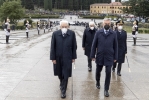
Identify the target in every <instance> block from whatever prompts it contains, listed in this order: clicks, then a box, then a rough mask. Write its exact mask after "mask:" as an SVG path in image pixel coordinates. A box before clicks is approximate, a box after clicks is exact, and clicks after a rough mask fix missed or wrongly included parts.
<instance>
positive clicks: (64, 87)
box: [58, 59, 68, 94]
mask: <svg viewBox="0 0 149 100" xmlns="http://www.w3.org/2000/svg"><path fill="white" fill-rule="evenodd" d="M59 63H60V70H61V72H60V74H59V75H58V78H59V80H60V88H61V92H62V93H63V94H65V93H66V90H67V84H68V77H64V75H63V73H62V66H63V60H62V59H60V61H59Z"/></svg>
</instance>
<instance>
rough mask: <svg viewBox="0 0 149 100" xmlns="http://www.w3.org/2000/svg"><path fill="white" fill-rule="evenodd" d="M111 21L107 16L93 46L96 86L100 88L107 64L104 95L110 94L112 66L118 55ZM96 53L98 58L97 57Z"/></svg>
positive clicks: (92, 54) (92, 56)
mask: <svg viewBox="0 0 149 100" xmlns="http://www.w3.org/2000/svg"><path fill="white" fill-rule="evenodd" d="M110 24H111V21H110V19H108V18H106V19H104V20H103V27H104V28H103V29H101V30H99V31H97V32H96V34H95V36H94V40H93V43H92V48H91V58H92V60H93V61H95V60H96V87H97V88H98V89H100V75H101V71H102V68H103V66H105V70H106V71H105V72H106V77H105V85H104V95H105V96H106V97H108V96H109V92H108V90H109V86H110V80H111V67H112V65H113V63H114V62H116V60H117V57H118V44H117V36H116V33H115V32H114V31H113V30H112V29H110ZM95 54H96V59H95Z"/></svg>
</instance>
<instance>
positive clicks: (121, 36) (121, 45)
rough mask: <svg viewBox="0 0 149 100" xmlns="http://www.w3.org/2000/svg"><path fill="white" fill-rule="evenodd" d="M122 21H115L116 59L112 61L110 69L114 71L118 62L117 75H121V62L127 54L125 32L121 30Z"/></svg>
mask: <svg viewBox="0 0 149 100" xmlns="http://www.w3.org/2000/svg"><path fill="white" fill-rule="evenodd" d="M123 24H124V22H123V21H122V20H121V21H118V22H117V30H115V32H116V34H117V42H118V60H117V62H114V64H113V68H112V71H113V72H115V68H116V66H117V63H118V67H117V75H118V76H121V67H122V63H124V61H125V54H127V32H126V31H125V30H123Z"/></svg>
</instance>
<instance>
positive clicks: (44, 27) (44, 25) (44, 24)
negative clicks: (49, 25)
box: [43, 22, 46, 33]
mask: <svg viewBox="0 0 149 100" xmlns="http://www.w3.org/2000/svg"><path fill="white" fill-rule="evenodd" d="M43 29H44V33H45V30H46V23H45V22H44V23H43Z"/></svg>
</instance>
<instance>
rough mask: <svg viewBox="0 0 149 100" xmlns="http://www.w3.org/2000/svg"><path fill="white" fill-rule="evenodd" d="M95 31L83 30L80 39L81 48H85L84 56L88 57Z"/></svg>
mask: <svg viewBox="0 0 149 100" xmlns="http://www.w3.org/2000/svg"><path fill="white" fill-rule="evenodd" d="M96 31H97V29H94V30H90V28H87V29H85V30H84V34H83V39H82V47H83V48H85V55H86V56H88V57H90V53H91V46H92V42H93V39H94V36H95V33H96Z"/></svg>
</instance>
